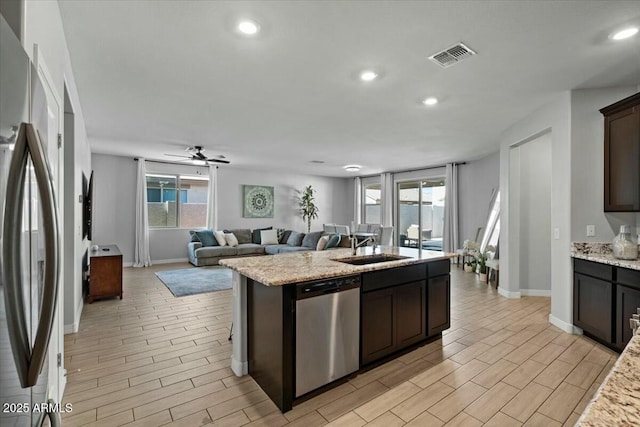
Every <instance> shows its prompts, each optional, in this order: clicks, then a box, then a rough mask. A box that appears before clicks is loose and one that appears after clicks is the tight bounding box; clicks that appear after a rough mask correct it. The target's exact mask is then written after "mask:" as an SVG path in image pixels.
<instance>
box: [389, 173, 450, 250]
mask: <svg viewBox="0 0 640 427" xmlns="http://www.w3.org/2000/svg"><path fill="white" fill-rule="evenodd" d="M445 188H446V187H445V183H444V180H443V179H437V178H436V179H426V180H421V181H409V182H401V183H398V192H397V198H398V199H397V206H398V230H397V233H398V242H399V246H409V247H416V248H422V249H429V250H442V235H443V232H444V204H445Z"/></svg>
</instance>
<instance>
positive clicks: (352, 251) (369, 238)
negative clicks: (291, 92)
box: [351, 236, 376, 256]
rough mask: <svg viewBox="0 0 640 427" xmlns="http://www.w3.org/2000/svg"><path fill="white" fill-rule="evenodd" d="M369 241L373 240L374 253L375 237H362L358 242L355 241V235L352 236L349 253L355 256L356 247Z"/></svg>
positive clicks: (374, 250) (374, 251) (374, 249)
mask: <svg viewBox="0 0 640 427" xmlns="http://www.w3.org/2000/svg"><path fill="white" fill-rule="evenodd" d="M369 242H373V253H374V254H375V253H376V239H375V238H373V237H367V238H366V239H364V240H363V241H361V242H360V243H356V236H353V237H352V238H351V255H353V256H355V254H356V249H358V248H359V247H360V246H364V245H366V244H367V243H369Z"/></svg>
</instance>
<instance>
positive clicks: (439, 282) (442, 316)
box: [427, 274, 451, 336]
mask: <svg viewBox="0 0 640 427" xmlns="http://www.w3.org/2000/svg"><path fill="white" fill-rule="evenodd" d="M450 303H451V280H450V279H449V275H448V274H447V275H446V276H438V277H434V278H432V279H429V283H428V285H427V304H428V309H427V319H428V320H427V335H429V336H431V335H435V334H437V333H440V332H442V331H444V330H445V329H449V326H450V325H451V322H450V319H451V316H450V307H451V304H450Z"/></svg>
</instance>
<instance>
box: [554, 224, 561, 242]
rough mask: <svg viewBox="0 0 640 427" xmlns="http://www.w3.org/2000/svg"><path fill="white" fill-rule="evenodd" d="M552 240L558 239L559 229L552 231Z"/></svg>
mask: <svg viewBox="0 0 640 427" xmlns="http://www.w3.org/2000/svg"><path fill="white" fill-rule="evenodd" d="M553 238H554V239H556V240H559V239H560V229H559V228H558V227H556V228H554V229H553Z"/></svg>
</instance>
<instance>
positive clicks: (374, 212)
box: [363, 184, 382, 224]
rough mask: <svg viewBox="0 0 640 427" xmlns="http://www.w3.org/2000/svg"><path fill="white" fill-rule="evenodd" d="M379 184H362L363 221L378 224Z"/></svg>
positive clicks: (379, 219)
mask: <svg viewBox="0 0 640 427" xmlns="http://www.w3.org/2000/svg"><path fill="white" fill-rule="evenodd" d="M381 193H382V192H381V191H380V184H369V185H365V186H364V212H363V214H364V218H363V219H364V223H365V224H380V223H381V221H382V220H381V216H380V198H381Z"/></svg>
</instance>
